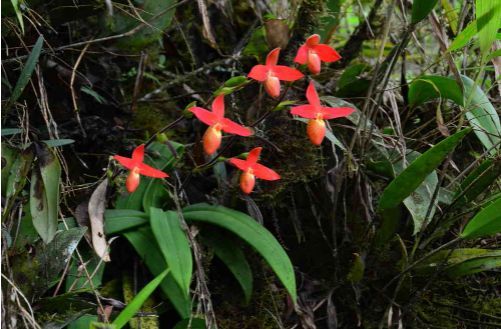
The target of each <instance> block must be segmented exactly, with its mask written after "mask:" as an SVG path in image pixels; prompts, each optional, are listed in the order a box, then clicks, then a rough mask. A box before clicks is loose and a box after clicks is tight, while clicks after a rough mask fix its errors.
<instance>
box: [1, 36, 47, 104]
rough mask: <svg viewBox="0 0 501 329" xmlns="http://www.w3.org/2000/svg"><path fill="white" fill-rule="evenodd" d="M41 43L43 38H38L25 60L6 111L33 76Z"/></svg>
mask: <svg viewBox="0 0 501 329" xmlns="http://www.w3.org/2000/svg"><path fill="white" fill-rule="evenodd" d="M43 43H44V38H43V36H39V37H38V39H37V42H36V43H35V46H33V49H32V50H31V53H30V56H29V57H28V59H27V60H26V64H25V65H24V67H23V70H22V71H21V73H20V74H19V79H18V80H17V82H16V86H15V87H14V90H13V91H12V94H11V95H10V98H9V102H8V103H7V106H6V108H7V109H8V108H10V107H11V106H12V105H13V104H14V103H15V102H16V101H17V100H18V99H19V96H21V93H22V92H23V90H24V88H25V87H26V85H27V84H28V82H29V81H30V78H31V75H32V74H33V71H34V70H35V67H36V65H37V63H38V59H39V57H40V52H41V51H42V46H43Z"/></svg>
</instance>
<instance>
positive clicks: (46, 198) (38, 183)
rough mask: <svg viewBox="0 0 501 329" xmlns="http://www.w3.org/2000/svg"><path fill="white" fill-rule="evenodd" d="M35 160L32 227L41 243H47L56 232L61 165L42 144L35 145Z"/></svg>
mask: <svg viewBox="0 0 501 329" xmlns="http://www.w3.org/2000/svg"><path fill="white" fill-rule="evenodd" d="M37 158H38V161H37V164H38V166H37V167H36V168H34V169H33V173H32V176H31V188H30V211H31V216H32V218H33V226H34V227H35V229H36V230H37V232H38V234H40V236H41V237H42V239H43V241H44V242H45V243H49V242H50V241H51V240H52V238H53V237H54V235H55V234H56V231H57V218H58V207H59V181H60V179H61V165H60V164H59V160H58V159H57V157H56V155H55V154H54V153H53V152H52V151H51V150H50V149H49V148H48V147H47V146H45V145H43V144H37Z"/></svg>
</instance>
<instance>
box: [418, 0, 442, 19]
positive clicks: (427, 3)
mask: <svg viewBox="0 0 501 329" xmlns="http://www.w3.org/2000/svg"><path fill="white" fill-rule="evenodd" d="M437 2H438V0H414V1H413V2H412V13H411V17H412V18H411V21H412V24H416V23H419V22H421V21H422V20H423V19H425V18H426V16H428V14H429V13H430V12H431V11H432V10H433V8H434V7H435V5H436V4H437Z"/></svg>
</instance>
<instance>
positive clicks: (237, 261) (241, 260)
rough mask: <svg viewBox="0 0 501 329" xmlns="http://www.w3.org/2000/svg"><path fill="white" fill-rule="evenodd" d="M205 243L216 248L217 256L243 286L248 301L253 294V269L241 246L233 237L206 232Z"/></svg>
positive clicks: (247, 301)
mask: <svg viewBox="0 0 501 329" xmlns="http://www.w3.org/2000/svg"><path fill="white" fill-rule="evenodd" d="M203 242H204V244H206V245H208V246H209V247H211V248H212V249H213V250H214V253H215V254H216V256H217V257H218V258H219V259H221V261H223V263H224V264H225V265H226V266H227V267H228V269H229V270H230V271H231V273H232V274H233V275H234V276H235V278H236V279H237V281H238V283H239V284H240V286H241V287H242V291H243V293H244V297H245V301H246V303H249V302H250V299H251V295H252V281H253V279H252V271H251V268H250V266H249V263H248V262H247V259H246V258H245V255H244V253H243V251H242V249H241V248H239V247H238V246H237V245H235V241H234V240H233V239H228V238H227V237H220V236H215V235H212V234H205V235H204V236H203Z"/></svg>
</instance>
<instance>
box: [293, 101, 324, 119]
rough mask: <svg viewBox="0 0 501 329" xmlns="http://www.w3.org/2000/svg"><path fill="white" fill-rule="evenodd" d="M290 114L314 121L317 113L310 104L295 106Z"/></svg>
mask: <svg viewBox="0 0 501 329" xmlns="http://www.w3.org/2000/svg"><path fill="white" fill-rule="evenodd" d="M291 113H292V114H294V115H297V116H300V117H302V118H306V119H315V118H316V117H317V113H318V111H317V110H316V108H315V106H313V105H311V104H306V105H299V106H295V107H293V108H292V109H291Z"/></svg>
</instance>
